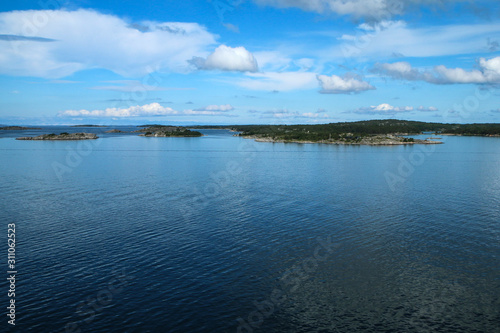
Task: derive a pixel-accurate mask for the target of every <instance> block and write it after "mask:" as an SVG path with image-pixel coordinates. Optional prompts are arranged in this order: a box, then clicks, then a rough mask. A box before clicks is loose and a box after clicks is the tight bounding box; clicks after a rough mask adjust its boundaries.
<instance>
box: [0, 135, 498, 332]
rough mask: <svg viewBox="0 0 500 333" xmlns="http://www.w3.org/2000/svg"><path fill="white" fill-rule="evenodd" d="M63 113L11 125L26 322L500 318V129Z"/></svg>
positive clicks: (165, 325)
mask: <svg viewBox="0 0 500 333" xmlns="http://www.w3.org/2000/svg"><path fill="white" fill-rule="evenodd" d="M123 129H125V130H126V129H127V128H123ZM106 130H108V129H106ZM129 130H130V129H129ZM62 131H67V132H70V131H73V132H74V131H82V129H75V128H62V127H60V128H44V129H43V130H42V131H29V132H28V133H22V132H17V131H14V132H5V133H0V135H1V139H0V161H1V166H2V167H1V169H0V175H1V179H2V182H1V186H2V190H1V195H0V198H1V201H0V202H1V206H0V208H1V209H0V216H1V220H2V221H3V227H4V228H5V229H7V223H15V224H16V234H17V235H16V236H17V248H16V250H17V252H16V255H17V265H16V266H17V270H18V272H19V273H18V276H17V279H18V280H17V285H16V289H17V290H16V291H17V292H16V305H17V308H16V309H17V317H16V328H17V330H18V331H19V332H21V331H22V332H77V331H78V330H80V332H500V262H499V258H500V210H499V207H500V138H481V137H471V138H468V137H443V140H444V141H445V144H443V145H433V146H417V145H415V146H395V147H370V146H333V145H316V144H279V143H274V144H273V143H255V142H253V141H251V140H245V139H241V138H237V137H232V134H233V133H230V132H228V131H222V130H205V131H203V132H204V133H205V134H206V135H205V136H204V137H201V138H144V137H138V136H136V135H135V134H134V135H130V134H100V136H101V139H99V140H96V141H74V142H65V141H56V142H50V141H38V142H37V141H16V140H14V137H16V136H21V135H26V134H29V135H35V134H40V133H42V132H48V133H51V132H56V133H57V132H62ZM85 131H87V132H89V131H92V132H97V133H100V132H102V129H98V128H92V129H85ZM427 136H428V135H427ZM6 231H7V230H5V231H4V232H5V233H6ZM6 249H7V248H6V245H4V253H5V252H6ZM5 270H6V269H5ZM2 294H5V293H2ZM2 297H3V298H1V299H0V300H2V304H3V306H6V305H7V302H8V299H7V297H6V295H3V296H2ZM4 312H5V310H4ZM5 317H6V316H5V315H4V319H3V320H5V323H3V324H2V325H4V324H5V325H4V326H7V325H6V321H7V319H6V318H5Z"/></svg>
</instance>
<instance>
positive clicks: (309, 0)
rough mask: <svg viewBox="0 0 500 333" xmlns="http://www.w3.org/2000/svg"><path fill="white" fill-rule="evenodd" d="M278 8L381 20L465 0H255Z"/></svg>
mask: <svg viewBox="0 0 500 333" xmlns="http://www.w3.org/2000/svg"><path fill="white" fill-rule="evenodd" d="M254 1H255V2H256V3H257V4H260V5H268V6H273V7H278V8H291V7H294V8H300V9H302V10H305V11H310V12H317V13H320V14H330V13H334V14H338V15H349V16H353V17H355V18H360V17H362V18H366V19H369V20H380V19H384V18H388V17H391V16H394V15H399V14H403V13H404V12H405V11H406V10H407V9H408V7H410V6H411V5H427V6H429V5H430V6H435V5H441V6H442V5H444V4H450V3H453V2H460V1H465V0H254Z"/></svg>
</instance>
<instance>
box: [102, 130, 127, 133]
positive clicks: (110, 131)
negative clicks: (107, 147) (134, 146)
mask: <svg viewBox="0 0 500 333" xmlns="http://www.w3.org/2000/svg"><path fill="white" fill-rule="evenodd" d="M105 133H127V132H124V131H120V130H119V129H112V130H109V131H106V132H105Z"/></svg>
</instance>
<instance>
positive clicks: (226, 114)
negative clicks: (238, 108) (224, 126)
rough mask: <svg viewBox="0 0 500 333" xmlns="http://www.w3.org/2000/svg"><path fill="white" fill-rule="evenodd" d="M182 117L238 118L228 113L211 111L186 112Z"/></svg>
mask: <svg viewBox="0 0 500 333" xmlns="http://www.w3.org/2000/svg"><path fill="white" fill-rule="evenodd" d="M182 115H188V116H193V115H196V116H223V117H238V115H235V114H230V113H227V112H226V111H209V110H184V111H183V112H182Z"/></svg>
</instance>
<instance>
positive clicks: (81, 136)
mask: <svg viewBox="0 0 500 333" xmlns="http://www.w3.org/2000/svg"><path fill="white" fill-rule="evenodd" d="M98 138H99V137H98V136H97V135H95V134H94V133H66V132H63V133H61V134H59V135H57V134H54V133H52V134H42V135H39V136H24V137H20V138H16V140H95V139H98Z"/></svg>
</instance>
